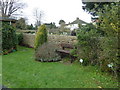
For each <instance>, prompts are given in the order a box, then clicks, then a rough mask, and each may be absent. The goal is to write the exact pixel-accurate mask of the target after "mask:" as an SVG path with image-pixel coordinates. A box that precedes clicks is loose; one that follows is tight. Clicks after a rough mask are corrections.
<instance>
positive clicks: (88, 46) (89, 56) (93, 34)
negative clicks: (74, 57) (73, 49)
mask: <svg viewBox="0 0 120 90" xmlns="http://www.w3.org/2000/svg"><path fill="white" fill-rule="evenodd" d="M87 27H88V25H87ZM87 29H88V28H86V26H82V28H81V30H80V31H79V32H78V34H77V38H78V44H77V54H78V58H79V59H80V58H81V59H83V60H84V64H85V65H88V64H92V65H96V64H99V63H98V62H97V58H98V54H99V39H98V38H99V34H98V33H97V30H96V29H92V28H89V31H88V30H87Z"/></svg>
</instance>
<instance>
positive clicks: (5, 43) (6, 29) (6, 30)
mask: <svg viewBox="0 0 120 90" xmlns="http://www.w3.org/2000/svg"><path fill="white" fill-rule="evenodd" d="M1 29H2V49H3V52H4V51H6V50H10V49H11V50H12V49H16V45H17V35H16V31H15V28H14V27H13V26H11V25H9V23H2V28H1Z"/></svg>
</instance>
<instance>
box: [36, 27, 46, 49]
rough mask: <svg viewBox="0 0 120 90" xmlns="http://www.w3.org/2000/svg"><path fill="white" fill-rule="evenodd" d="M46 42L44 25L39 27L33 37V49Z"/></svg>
mask: <svg viewBox="0 0 120 90" xmlns="http://www.w3.org/2000/svg"><path fill="white" fill-rule="evenodd" d="M45 42H47V29H46V26H45V25H41V26H40V27H39V28H38V31H37V33H36V36H35V46H34V47H35V49H37V48H38V47H39V46H41V45H42V44H43V43H45Z"/></svg>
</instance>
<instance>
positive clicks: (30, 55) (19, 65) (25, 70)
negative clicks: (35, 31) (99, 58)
mask: <svg viewBox="0 0 120 90" xmlns="http://www.w3.org/2000/svg"><path fill="white" fill-rule="evenodd" d="M2 58H3V59H2V60H3V61H2V63H3V64H2V70H3V71H2V74H3V75H2V79H3V85H5V86H7V87H9V88H99V87H102V88H116V87H117V81H116V80H115V79H113V78H112V77H111V76H109V75H107V74H105V73H101V72H100V70H99V69H98V68H97V67H95V66H87V67H83V66H81V65H79V63H73V64H66V63H62V62H49V63H48V62H46V63H41V62H37V61H35V60H34V50H33V49H31V48H25V47H19V48H18V51H17V52H14V53H10V54H9V55H4V56H3V57H2Z"/></svg>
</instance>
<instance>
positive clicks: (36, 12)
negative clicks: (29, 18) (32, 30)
mask: <svg viewBox="0 0 120 90" xmlns="http://www.w3.org/2000/svg"><path fill="white" fill-rule="evenodd" d="M43 15H44V13H43V11H40V10H39V9H37V8H36V9H35V10H34V17H35V19H36V23H35V25H36V26H40V25H41V23H42V17H43Z"/></svg>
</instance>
